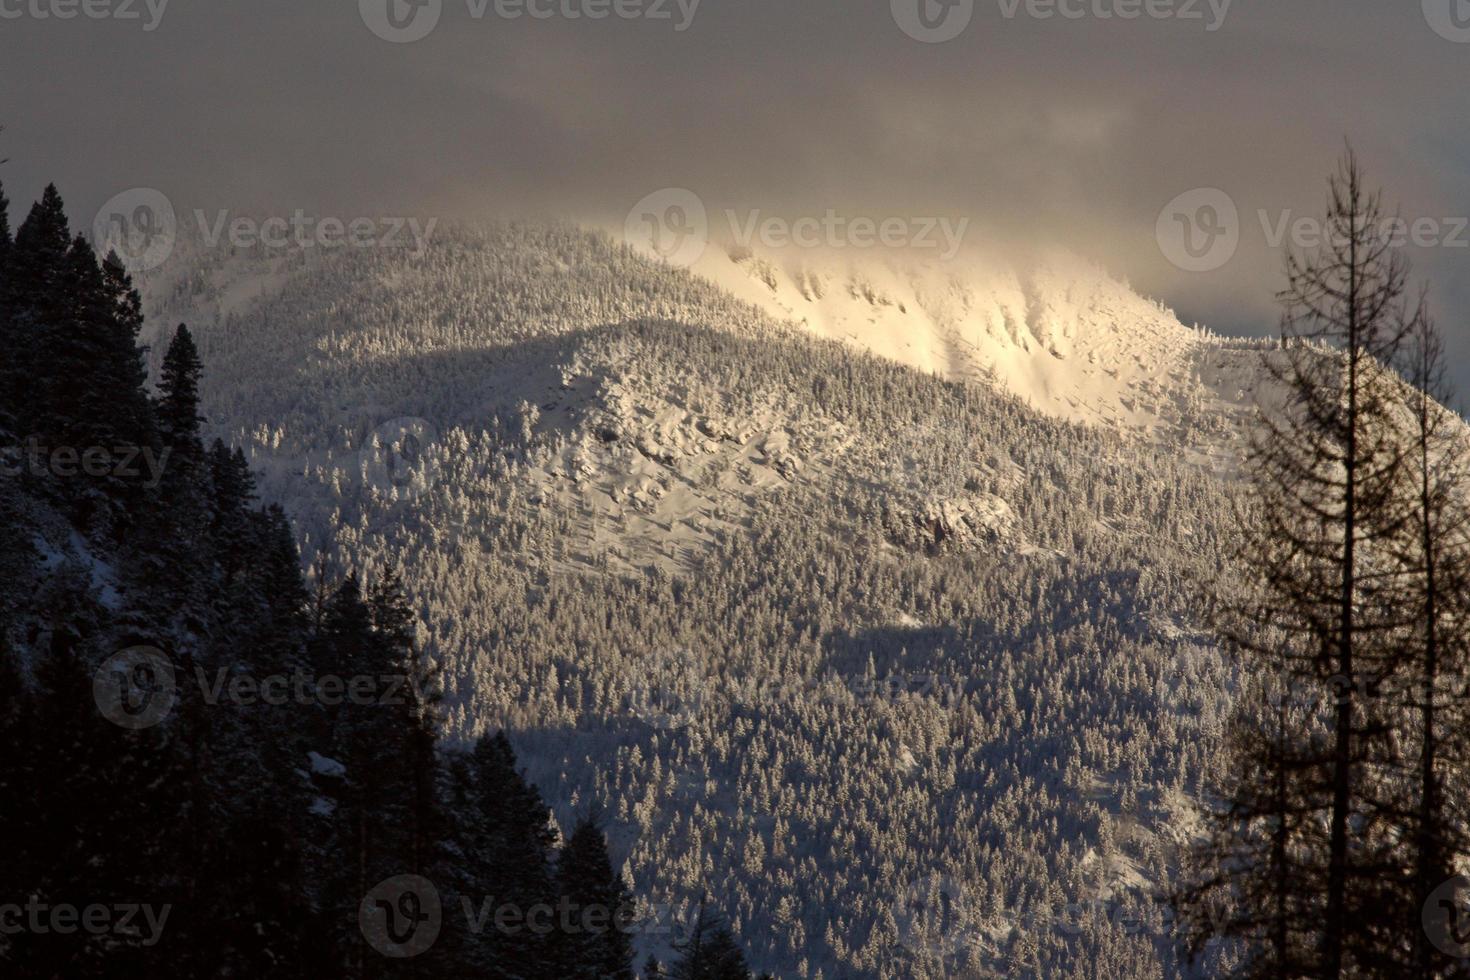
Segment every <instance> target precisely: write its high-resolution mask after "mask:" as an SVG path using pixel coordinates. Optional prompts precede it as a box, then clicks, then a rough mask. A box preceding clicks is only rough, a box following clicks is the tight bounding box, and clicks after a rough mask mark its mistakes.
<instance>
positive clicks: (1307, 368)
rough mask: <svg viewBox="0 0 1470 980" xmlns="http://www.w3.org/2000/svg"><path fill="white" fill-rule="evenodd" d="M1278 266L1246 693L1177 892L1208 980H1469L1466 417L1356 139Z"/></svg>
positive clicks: (1225, 613)
mask: <svg viewBox="0 0 1470 980" xmlns="http://www.w3.org/2000/svg"><path fill="white" fill-rule="evenodd" d="M1328 201H1329V204H1328V212H1327V228H1328V229H1329V232H1330V233H1329V234H1328V235H1327V236H1326V240H1325V242H1324V244H1323V245H1322V247H1321V248H1320V249H1318V250H1314V251H1311V252H1308V253H1303V254H1292V255H1290V256H1289V257H1288V259H1287V264H1286V280H1287V285H1286V288H1285V289H1284V290H1283V291H1282V293H1281V294H1280V300H1281V303H1282V306H1283V311H1284V312H1283V318H1282V338H1281V340H1282V342H1281V345H1280V350H1279V351H1277V352H1274V353H1272V354H1271V355H1270V356H1269V357H1268V361H1267V363H1268V364H1269V365H1270V367H1271V371H1272V374H1273V377H1274V380H1275V382H1276V387H1277V389H1278V390H1279V392H1280V393H1281V400H1280V404H1279V405H1271V406H1267V407H1266V410H1265V411H1263V412H1262V413H1261V424H1260V426H1259V427H1258V429H1257V430H1256V434H1255V436H1254V438H1253V440H1252V443H1251V447H1250V451H1249V453H1248V459H1247V466H1246V477H1247V484H1248V487H1249V491H1250V492H1249V495H1248V501H1247V503H1246V504H1245V511H1244V513H1243V514H1242V518H1241V520H1240V523H1241V525H1242V527H1243V528H1245V529H1247V535H1246V540H1245V544H1244V546H1243V549H1242V552H1241V555H1240V558H1241V561H1242V565H1243V567H1244V568H1245V569H1246V570H1247V573H1248V574H1247V580H1246V581H1245V583H1244V584H1243V585H1241V586H1240V587H1228V586H1226V585H1225V584H1224V583H1221V589H1220V593H1221V594H1220V595H1219V596H1217V601H1216V602H1215V607H1216V610H1217V614H1218V615H1217V620H1218V623H1219V626H1220V629H1221V632H1222V635H1223V636H1224V638H1225V639H1226V641H1227V642H1228V644H1229V645H1230V646H1231V647H1232V648H1233V649H1234V650H1235V651H1236V652H1237V653H1238V654H1239V655H1240V657H1241V665H1242V668H1243V670H1242V675H1243V677H1244V680H1243V682H1242V689H1241V691H1240V696H1239V702H1238V704H1239V707H1238V711H1237V714H1236V717H1235V719H1234V722H1233V723H1232V726H1231V728H1230V731H1229V733H1228V738H1227V753H1228V754H1227V758H1228V759H1229V765H1228V766H1226V767H1225V768H1224V770H1223V771H1222V772H1221V773H1220V774H1219V775H1220V778H1219V779H1218V780H1217V781H1216V785H1215V786H1214V787H1213V789H1214V795H1213V797H1212V798H1211V799H1210V801H1209V802H1210V805H1209V806H1208V817H1209V820H1208V829H1207V833H1206V834H1205V836H1204V839H1203V840H1202V841H1201V842H1200V845H1199V846H1198V847H1197V848H1196V849H1195V852H1194V854H1193V861H1192V864H1191V867H1190V873H1189V874H1188V875H1187V876H1186V878H1185V880H1184V881H1183V882H1182V883H1181V886H1180V888H1179V891H1178V894H1177V896H1176V899H1177V901H1178V904H1179V906H1180V908H1181V909H1182V910H1183V913H1184V915H1183V923H1184V926H1185V939H1186V943H1187V945H1188V949H1189V952H1190V953H1191V955H1192V956H1193V957H1194V958H1195V960H1196V961H1197V962H1202V963H1207V964H1209V967H1210V972H1211V973H1216V974H1218V975H1231V976H1242V977H1325V978H1336V977H1344V976H1352V977H1403V976H1421V977H1431V976H1459V975H1463V974H1464V973H1465V963H1466V960H1465V958H1464V957H1465V956H1466V955H1467V954H1470V946H1467V944H1466V942H1465V940H1467V939H1470V934H1467V933H1466V932H1465V928H1466V925H1467V924H1470V923H1467V922H1465V921H1460V922H1457V921H1456V916H1457V915H1458V916H1460V917H1461V918H1462V919H1463V918H1464V916H1465V912H1466V904H1465V903H1466V901H1467V899H1470V887H1467V886H1470V881H1467V880H1466V879H1463V878H1459V877H1457V874H1456V872H1457V870H1458V869H1459V868H1461V867H1463V863H1464V861H1465V859H1466V858H1467V856H1470V851H1467V839H1466V829H1467V823H1466V818H1467V813H1466V803H1467V801H1470V793H1467V790H1470V786H1467V778H1470V769H1467V766H1466V750H1467V742H1466V739H1467V736H1470V629H1467V627H1470V535H1467V530H1470V510H1467V503H1470V501H1467V495H1466V491H1467V488H1470V483H1467V475H1470V454H1467V446H1466V432H1467V430H1466V426H1465V424H1464V421H1463V419H1462V418H1460V417H1459V416H1458V415H1456V414H1454V413H1453V412H1452V411H1450V410H1449V409H1447V408H1445V407H1444V406H1445V405H1446V404H1448V403H1449V400H1450V397H1451V393H1450V391H1449V390H1448V386H1447V384H1446V377H1445V375H1446V359H1445V358H1446V356H1445V351H1444V345H1443V343H1442V341H1441V338H1440V335H1439V333H1438V331H1437V330H1436V328H1435V325H1434V322H1433V319H1432V316H1431V314H1430V310H1429V304H1428V301H1427V296H1426V293H1425V292H1424V290H1423V289H1415V288H1414V287H1413V285H1412V283H1411V276H1410V269H1409V266H1408V263H1407V261H1406V259H1405V258H1404V256H1403V254H1402V251H1401V250H1399V249H1397V248H1395V247H1394V244H1393V243H1392V242H1391V241H1390V240H1389V239H1387V238H1385V237H1384V236H1383V235H1382V234H1381V233H1380V229H1381V228H1382V227H1383V226H1384V225H1383V218H1384V205H1383V203H1382V196H1381V194H1380V193H1378V192H1376V191H1373V190H1371V189H1370V188H1369V187H1368V186H1367V184H1366V182H1365V179H1364V175H1363V171H1362V168H1361V166H1360V165H1359V163H1358V160H1357V158H1356V156H1355V155H1354V154H1353V152H1352V151H1351V149H1349V150H1348V151H1347V152H1346V154H1345V155H1344V157H1343V159H1342V161H1341V163H1340V166H1339V168H1338V170H1337V172H1336V173H1335V174H1334V175H1333V176H1332V177H1331V178H1330V181H1329V194H1328Z"/></svg>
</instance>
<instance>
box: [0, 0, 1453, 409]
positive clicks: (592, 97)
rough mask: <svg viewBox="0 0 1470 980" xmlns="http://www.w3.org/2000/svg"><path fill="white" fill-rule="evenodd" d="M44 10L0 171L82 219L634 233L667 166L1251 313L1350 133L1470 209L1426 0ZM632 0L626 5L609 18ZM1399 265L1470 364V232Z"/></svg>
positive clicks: (580, 1) (464, 1) (1385, 162)
mask: <svg viewBox="0 0 1470 980" xmlns="http://www.w3.org/2000/svg"><path fill="white" fill-rule="evenodd" d="M49 2H50V0H0V10H3V11H15V10H20V11H24V12H25V13H24V15H23V16H21V17H19V18H7V19H0V66H3V68H0V71H3V78H4V81H5V91H6V98H5V100H4V108H3V110H0V113H3V116H0V123H3V124H5V125H6V127H7V128H6V132H5V134H4V136H3V137H0V155H8V156H10V157H11V158H12V159H11V162H10V163H9V164H7V165H6V166H5V168H4V169H3V171H0V174H3V176H4V180H5V182H6V185H7V187H8V188H9V190H10V194H11V197H12V198H13V199H16V200H17V201H18V202H20V201H26V200H29V199H30V198H33V197H34V196H35V195H36V194H37V193H38V192H39V190H40V188H41V187H42V186H43V184H44V183H45V181H47V180H50V179H55V180H56V181H57V182H58V183H59V184H60V186H61V187H62V190H63V193H64V194H65V195H66V196H67V198H68V200H69V202H70V203H71V205H72V207H73V210H74V212H75V213H77V214H79V215H80V214H87V213H90V210H89V209H95V208H96V207H98V206H99V205H100V204H101V203H102V202H103V201H104V200H106V199H107V198H108V197H110V196H111V195H112V194H114V193H116V192H117V191H119V190H122V189H125V188H128V187H133V186H147V187H154V188H158V189H160V190H162V191H163V192H164V193H166V194H168V195H169V196H170V197H171V198H173V199H175V200H178V201H179V202H181V203H184V202H187V203H188V204H189V205H191V206H199V207H204V208H207V209H210V210H214V209H219V208H246V207H250V208H260V207H266V208H271V209H276V210H284V209H288V208H296V207H303V208H307V209H312V210H315V211H317V212H318V213H323V214H336V215H339V216H343V217H352V216H356V215H359V214H363V215H372V214H381V213H399V214H415V215H421V216H425V217H427V216H430V215H439V216H445V217H452V216H464V217H473V216H486V215H494V214H503V213H508V212H516V213H526V212H531V213H540V214H557V215H570V216H575V217H580V218H584V219H588V220H597V221H602V222H610V223H614V224H621V221H622V216H623V214H624V213H625V212H626V210H627V208H628V207H629V206H631V204H632V203H633V202H635V201H637V200H638V199H640V198H641V197H643V196H644V195H645V194H647V193H649V192H650V191H652V190H656V189H658V188H660V187H665V186H683V187H689V188H691V189H694V190H696V191H697V192H698V193H699V194H700V195H701V196H702V197H703V198H705V199H706V201H707V202H708V203H709V205H710V206H711V207H712V208H722V207H741V208H755V207H759V208H761V209H763V210H765V211H769V212H773V213H775V212H781V213H787V214H798V213H820V212H821V211H822V210H823V209H825V208H829V207H830V208H837V209H840V210H843V211H847V212H852V213H857V214H869V215H875V216H885V215H888V214H899V215H904V214H911V215H956V216H959V215H968V216H971V217H972V218H973V222H974V224H973V227H974V228H975V229H976V230H975V232H974V234H977V235H980V234H983V235H985V236H987V237H988V238H990V239H992V240H994V241H998V242H1016V243H1017V244H1024V243H1030V242H1032V241H1036V240H1041V241H1046V242H1061V243H1064V244H1068V245H1071V246H1072V247H1074V248H1075V249H1076V250H1078V251H1080V252H1083V253H1085V254H1089V255H1092V256H1095V257H1097V258H1098V259H1100V260H1102V261H1103V262H1105V263H1106V264H1107V265H1108V266H1109V267H1111V268H1112V269H1114V270H1115V271H1116V272H1118V273H1120V274H1124V275H1126V276H1128V277H1129V278H1130V279H1131V280H1132V281H1133V282H1134V284H1135V285H1137V286H1138V287H1139V288H1140V289H1142V290H1144V291H1146V292H1148V293H1150V294H1152V295H1155V296H1158V297H1160V298H1162V299H1164V300H1166V301H1167V302H1169V303H1171V304H1172V305H1174V306H1175V307H1176V308H1178V309H1179V310H1180V311H1181V312H1182V313H1183V314H1184V315H1185V316H1186V317H1189V318H1196V319H1200V320H1202V321H1205V322H1209V323H1211V324H1213V325H1217V326H1219V327H1222V328H1228V329H1233V330H1252V331H1261V330H1268V329H1270V328H1272V327H1273V326H1274V320H1275V314H1274V311H1273V307H1272V301H1271V296H1272V293H1273V291H1274V289H1275V288H1276V287H1277V286H1278V285H1279V282H1278V280H1279V269H1280V260H1281V257H1280V253H1279V249H1273V248H1271V247H1270V245H1269V244H1268V243H1267V241H1266V240H1265V239H1266V236H1265V233H1264V231H1263V228H1262V223H1261V220H1260V216H1259V212H1261V211H1265V212H1266V213H1267V223H1268V225H1269V224H1271V223H1274V222H1276V221H1278V220H1279V216H1280V215H1281V214H1282V213H1284V211H1285V210H1286V209H1291V211H1292V212H1293V214H1298V215H1299V214H1311V213H1315V212H1317V211H1319V210H1320V208H1321V206H1322V200H1323V178H1324V176H1325V175H1326V173H1327V172H1328V171H1329V170H1330V169H1331V167H1332V166H1333V163H1334V158H1335V157H1336V155H1337V154H1338V152H1339V151H1340V149H1341V146H1342V141H1343V139H1344V138H1345V137H1349V136H1350V137H1351V138H1352V139H1353V141H1354V143H1355V144H1356V145H1357V146H1358V148H1359V150H1360V151H1361V154H1362V156H1363V158H1364V161H1365V163H1366V164H1367V165H1368V167H1369V168H1370V172H1371V176H1372V177H1374V178H1375V179H1377V180H1378V181H1379V182H1381V183H1383V184H1384V185H1386V186H1387V187H1388V189H1389V192H1390V196H1391V198H1392V199H1393V200H1396V201H1398V202H1400V203H1401V206H1402V209H1403V212H1404V214H1405V215H1407V216H1411V217H1424V216H1428V217H1433V218H1443V219H1453V218H1455V217H1456V216H1459V215H1467V214H1470V166H1467V164H1470V133H1467V131H1466V130H1465V129H1464V127H1463V116H1464V108H1463V107H1464V91H1465V84H1466V82H1467V81H1470V43H1456V42H1455V41H1452V40H1448V39H1446V38H1445V37H1442V36H1440V34H1438V33H1436V32H1435V30H1433V29H1432V27H1431V17H1430V16H1428V15H1426V12H1425V9H1422V8H1423V7H1424V6H1427V7H1429V8H1431V9H1432V8H1433V7H1434V5H1435V4H1436V3H1437V2H1439V0H1425V3H1424V4H1421V2H1418V0H1413V2H1411V0H1404V2H1402V3H1394V4H1385V3H1382V2H1379V0H1350V2H1349V0H1335V2H1329V0H1304V2H1297V3H1290V4H1285V3H1280V2H1266V0H1234V2H1233V3H1230V4H1229V5H1228V7H1227V8H1226V10H1225V13H1224V17H1223V20H1222V21H1220V22H1219V23H1218V24H1217V25H1215V24H1214V22H1215V21H1216V19H1217V17H1218V14H1217V11H1218V10H1219V7H1220V3H1221V2H1222V0H1216V4H1215V7H1214V8H1212V7H1211V5H1210V4H1209V2H1207V0H1175V2H1174V3H1173V4H1172V6H1168V5H1167V0H1133V7H1132V8H1131V9H1148V7H1149V5H1150V4H1160V5H1166V7H1165V9H1175V10H1178V9H1179V8H1180V7H1181V6H1182V5H1185V4H1187V5H1188V6H1187V8H1186V9H1187V10H1188V11H1190V12H1192V13H1195V14H1198V15H1199V19H1189V18H1184V17H1179V16H1175V17H1168V18H1158V19H1156V18H1150V17H1146V16H1144V17H1140V18H1138V19H1132V20H1124V19H1120V18H1117V17H1113V18H1109V19H1105V18H1101V17H1099V16H1097V11H1099V10H1107V11H1116V10H1119V9H1129V2H1130V0H1061V3H1062V6H1063V7H1065V8H1066V9H1067V10H1069V11H1072V12H1076V11H1084V12H1085V16H1082V17H1080V18H1068V17H1063V16H1061V15H1060V14H1058V15H1055V16H1052V17H1050V18H1045V19H1042V18H1037V17H1033V16H1030V15H1029V14H1028V13H1027V11H1028V9H1038V8H1037V7H1036V3H1037V0H1032V2H1031V3H1029V4H1028V3H1027V2H1024V0H1018V2H1019V6H1018V7H1014V8H1012V0H975V4H974V12H973V16H972V18H971V21H970V23H969V26H968V28H967V29H966V30H965V31H964V32H963V33H962V34H961V35H960V36H958V37H956V38H955V39H953V40H951V41H948V42H946V43H942V44H926V43H920V42H918V41H915V40H913V39H911V38H910V37H908V36H906V35H905V33H904V32H903V31H901V30H900V29H899V27H898V25H897V23H896V21H895V16H894V14H893V11H892V10H891V9H890V3H889V2H888V0H856V2H854V0H846V2H839V0H702V2H700V3H699V4H698V5H697V8H696V9H695V10H694V16H693V19H692V22H691V23H690V24H689V26H688V27H687V29H685V30H678V29H677V27H678V25H679V23H680V22H681V21H682V20H683V19H684V16H685V15H684V13H683V11H681V8H680V6H679V4H678V2H677V0H667V2H664V0H657V2H659V3H661V4H662V6H661V8H660V9H662V10H665V11H667V12H668V13H669V15H670V16H669V17H668V18H667V19H656V18H649V17H640V18H636V19H628V18H623V17H618V16H616V15H615V14H614V15H611V16H608V17H607V18H605V19H600V20H592V19H587V18H581V19H577V20H572V19H568V18H566V17H563V16H560V15H557V16H555V17H552V18H550V19H535V18H531V17H529V16H523V17H521V18H519V19H516V20H507V19H504V18H501V17H498V16H496V15H495V14H494V12H493V11H494V10H495V0H489V6H488V8H487V13H486V15H485V16H484V17H483V18H479V19H476V18H475V17H473V16H472V15H471V13H470V10H471V9H472V6H471V5H472V4H475V3H476V2H477V0H443V11H442V16H441V17H440V20H439V23H438V25H437V27H436V28H435V29H434V30H433V31H432V32H431V33H430V34H429V35H428V36H427V37H425V38H424V39H422V40H419V41H416V42H413V43H407V44H393V43H389V42H387V41H384V40H382V39H380V38H379V37H377V36H375V35H374V34H373V33H372V32H371V31H370V30H369V29H368V27H367V26H366V24H365V23H364V20H363V17H362V16H361V14H360V11H359V9H358V4H357V3H354V2H352V0H334V2H328V3H301V2H285V0H244V2H240V3H197V2H192V3H191V2H187V0H172V2H171V3H169V4H168V5H167V7H166V8H165V9H164V12H163V16H162V18H161V20H160V21H159V23H158V24H157V27H156V29H154V30H151V31H149V30H145V29H144V27H145V26H146V22H147V20H148V18H149V16H150V15H149V13H148V10H147V7H146V5H145V3H144V0H135V2H134V3H133V5H132V6H133V7H134V8H135V9H136V10H138V11H139V12H140V13H141V20H131V21H129V20H92V19H88V18H85V17H78V18H76V19H72V20H67V21H60V20H56V19H54V18H52V19H45V20H42V19H38V18H35V17H34V16H32V15H31V14H30V13H29V11H30V10H32V9H33V8H34V7H35V6H36V5H38V4H40V5H43V6H44V5H45V4H46V3H49ZM119 2H121V0H119ZM502 2H505V0H502ZM536 2H538V3H551V2H552V0H536ZM597 2H598V0H554V3H555V5H556V6H557V7H558V8H559V7H561V6H564V5H568V4H570V5H573V6H576V7H578V8H579V9H587V7H586V6H585V4H587V3H591V4H593V5H594V9H595V4H596V3H597ZM619 2H621V3H625V4H631V3H634V2H635V0H603V3H604V5H603V7H602V9H606V10H609V11H610V12H611V11H612V10H614V9H615V8H614V4H615V3H619ZM654 2H656V0H643V3H644V4H645V5H646V4H649V3H654ZM691 2H692V0H685V7H684V8H683V9H684V10H687V9H688V5H689V3H691ZM899 2H900V3H902V2H903V0H899ZM923 2H925V3H930V2H934V3H936V5H935V6H934V7H933V8H932V11H933V12H940V11H942V10H943V9H944V8H942V7H940V6H938V5H937V0H923ZM1443 2H1444V3H1445V5H1446V8H1448V7H1449V5H1450V4H1451V3H1452V2H1457V0H1443ZM156 4H157V0H155V6H156ZM404 9H405V10H409V9H411V8H404ZM622 9H632V8H622ZM1008 9H1015V10H1016V13H1015V15H1014V16H1009V17H1008V16H1007V10H1008ZM1039 9H1043V10H1044V9H1050V8H1048V7H1047V5H1046V4H1045V3H1044V2H1042V4H1041V6H1040V8H1039ZM1155 9H1159V8H1158V7H1155ZM1446 23H1451V24H1453V22H1446ZM1212 25H1214V26H1216V27H1217V29H1214V30H1210V29H1209V28H1210V27H1211V26H1212ZM1198 187H1216V188H1220V189H1223V190H1225V191H1226V192H1228V194H1229V195H1230V197H1231V198H1232V199H1233V200H1234V201H1235V203H1236V204H1237V206H1238V209H1239V213H1240V217H1241V222H1242V225H1241V229H1242V234H1241V244H1240V247H1239V250H1238V252H1237V254H1236V255H1235V257H1234V258H1233V259H1232V260H1231V261H1230V262H1229V263H1228V264H1227V265H1225V267H1223V268H1221V269H1218V270H1214V271H1210V272H1202V273H1192V274H1191V273H1184V272H1181V271H1180V270H1178V269H1176V268H1175V267H1174V266H1173V265H1171V264H1170V263H1169V262H1168V261H1166V260H1165V258H1164V257H1163V256H1162V254H1161V253H1160V250H1159V248H1158V246H1157V244H1156V242H1155V238H1154V229H1155V222H1156V219H1157V218H1158V216H1159V212H1160V209H1162V208H1163V207H1164V205H1165V204H1166V203H1167V202H1169V201H1170V200H1171V199H1173V198H1174V197H1175V196H1176V195H1178V194H1180V193H1182V192H1184V191H1188V190H1190V189H1192V188H1198ZM1461 240H1462V241H1470V233H1466V234H1465V235H1463V236H1462V237H1461ZM1414 253H1415V254H1414V258H1415V260H1416V263H1417V264H1418V267H1419V268H1420V269H1421V270H1422V271H1424V272H1425V273H1426V274H1429V275H1432V276H1433V277H1434V279H1435V280H1436V281H1437V283H1439V285H1440V287H1441V288H1440V290H1439V292H1438V297H1439V300H1440V306H1441V311H1442V314H1443V319H1444V320H1445V321H1446V327H1447V328H1448V330H1449V332H1450V333H1451V334H1452V336H1453V341H1454V344H1453V350H1454V351H1455V353H1457V354H1458V355H1460V356H1461V359H1462V360H1464V361H1467V362H1470V357H1465V356H1464V355H1465V354H1466V353H1467V352H1470V325H1467V324H1466V323H1465V319H1466V313H1467V312H1470V283H1467V279H1470V277H1467V276H1466V275H1465V272H1466V267H1467V262H1470V248H1450V247H1436V248H1429V249H1415V250H1414ZM1465 381H1466V382H1467V383H1470V369H1467V373H1466V377H1465Z"/></svg>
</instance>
